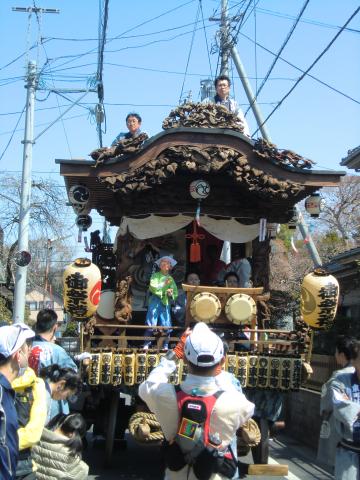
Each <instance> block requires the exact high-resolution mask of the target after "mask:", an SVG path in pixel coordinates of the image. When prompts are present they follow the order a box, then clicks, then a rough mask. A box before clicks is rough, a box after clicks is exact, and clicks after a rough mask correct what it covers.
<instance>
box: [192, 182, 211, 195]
mask: <svg viewBox="0 0 360 480" xmlns="http://www.w3.org/2000/svg"><path fill="white" fill-rule="evenodd" d="M189 191H190V195H191V196H192V198H195V200H203V199H204V198H207V197H208V196H209V194H210V184H209V183H208V182H207V181H205V180H194V181H193V182H191V183H190V187H189Z"/></svg>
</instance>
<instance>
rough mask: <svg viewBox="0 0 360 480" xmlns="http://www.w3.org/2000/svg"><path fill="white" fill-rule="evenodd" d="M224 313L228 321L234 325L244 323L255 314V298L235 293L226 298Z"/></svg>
mask: <svg viewBox="0 0 360 480" xmlns="http://www.w3.org/2000/svg"><path fill="white" fill-rule="evenodd" d="M225 314H226V316H227V318H228V319H229V320H230V322H232V323H235V324H236V325H245V324H247V323H249V321H251V319H252V317H253V316H254V315H256V303H255V300H254V299H253V298H252V297H250V296H249V295H246V294H244V293H236V294H235V295H232V296H231V297H230V298H228V300H227V302H226V305H225Z"/></svg>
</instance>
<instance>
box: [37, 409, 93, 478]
mask: <svg viewBox="0 0 360 480" xmlns="http://www.w3.org/2000/svg"><path fill="white" fill-rule="evenodd" d="M85 433H86V422H85V420H84V418H83V417H82V416H81V415H80V414H79V413H73V414H71V415H58V416H57V417H56V418H54V419H53V421H52V422H51V423H50V424H49V425H48V428H45V429H44V432H43V434H42V437H41V440H40V443H39V444H38V445H36V446H35V447H34V448H33V458H34V462H35V464H36V467H37V471H36V478H37V479H39V480H49V479H53V480H57V479H59V480H60V479H61V480H65V479H69V480H70V479H74V480H75V479H76V480H85V479H86V478H88V473H89V467H88V465H86V463H85V462H84V461H83V460H82V459H81V452H82V437H83V436H84V435H85Z"/></svg>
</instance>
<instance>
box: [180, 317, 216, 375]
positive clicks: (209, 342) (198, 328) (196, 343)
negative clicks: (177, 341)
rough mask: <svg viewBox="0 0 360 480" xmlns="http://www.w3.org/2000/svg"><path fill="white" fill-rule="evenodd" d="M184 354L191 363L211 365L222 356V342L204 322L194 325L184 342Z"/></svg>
mask: <svg viewBox="0 0 360 480" xmlns="http://www.w3.org/2000/svg"><path fill="white" fill-rule="evenodd" d="M184 351H185V356H186V358H187V359H188V360H189V362H191V363H192V364H193V365H197V366H198V367H212V366H213V365H216V364H217V363H219V362H220V360H221V359H222V358H223V356H224V344H223V342H222V340H221V338H220V337H218V336H217V335H216V334H215V333H214V332H212V331H211V330H210V328H209V327H208V326H207V325H206V323H204V322H199V323H197V324H196V325H195V327H194V329H193V331H192V332H191V334H190V335H189V336H188V337H187V339H186V342H185V349H184Z"/></svg>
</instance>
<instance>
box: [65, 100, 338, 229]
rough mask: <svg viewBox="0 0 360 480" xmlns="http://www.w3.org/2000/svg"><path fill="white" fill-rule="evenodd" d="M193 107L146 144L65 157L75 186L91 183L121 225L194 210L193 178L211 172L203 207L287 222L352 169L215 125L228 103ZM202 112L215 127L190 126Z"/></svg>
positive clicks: (95, 203)
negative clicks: (131, 218) (324, 166)
mask: <svg viewBox="0 0 360 480" xmlns="http://www.w3.org/2000/svg"><path fill="white" fill-rule="evenodd" d="M185 107H186V106H183V107H179V108H178V109H177V110H176V111H174V112H171V113H172V114H173V115H172V116H171V114H170V116H169V117H168V118H167V119H165V121H164V125H163V126H164V128H166V130H165V131H164V132H161V133H159V134H158V135H156V136H154V137H152V138H150V139H148V140H146V141H145V143H143V141H144V140H145V139H146V138H147V137H143V138H141V139H139V138H137V139H135V140H134V141H131V140H130V141H126V142H125V144H124V142H123V143H120V144H118V145H117V146H115V147H112V148H109V149H106V148H105V149H99V150H96V151H94V152H92V154H91V156H92V158H93V159H94V160H92V161H86V160H57V163H60V173H61V175H63V176H64V177H65V182H66V186H67V188H69V187H70V186H72V185H75V184H78V183H81V184H85V185H87V186H88V187H89V189H90V191H91V200H90V206H91V207H92V208H95V209H97V210H98V211H99V213H100V214H102V215H104V216H105V217H106V218H107V219H108V220H109V221H110V222H111V223H112V224H115V225H118V224H119V222H120V220H121V217H122V216H124V215H127V216H128V215H141V214H149V213H158V214H161V213H162V214H172V213H173V214H174V213H179V212H181V213H191V214H193V213H194V212H195V209H196V202H195V201H194V200H193V199H192V198H191V197H190V195H189V184H190V182H191V181H192V180H194V179H198V178H203V179H205V180H207V181H208V182H209V183H210V186H211V193H210V195H209V197H208V198H207V199H206V200H204V201H203V202H202V212H203V213H207V214H210V215H211V214H212V215H222V216H225V217H226V216H228V217H236V218H239V219H241V221H242V222H245V223H253V222H254V220H257V219H259V218H261V217H266V218H267V219H268V221H270V222H278V223H284V222H286V221H288V219H289V216H290V210H291V208H292V207H293V206H294V205H295V204H296V203H297V202H299V201H300V200H302V199H303V198H305V197H306V196H308V195H309V194H311V193H313V192H315V191H316V190H319V188H321V187H323V186H334V185H336V184H337V183H338V182H339V180H340V177H341V176H342V175H343V174H344V172H331V171H318V170H314V169H312V168H311V167H312V163H313V162H311V161H310V160H307V159H304V158H302V157H301V156H300V155H297V154H296V153H294V152H291V151H289V150H279V149H277V148H276V146H275V145H271V144H268V143H266V142H263V141H260V140H258V141H256V142H254V141H252V140H251V139H249V138H248V137H246V136H244V135H243V134H242V133H241V126H240V127H238V128H237V131H235V130H230V129H227V128H214V124H216V121H217V122H218V123H219V122H220V124H221V118H220V117H221V116H224V115H227V116H228V115H229V113H228V112H226V111H225V109H222V108H220V109H218V108H216V109H215V108H214V107H212V109H210V110H209V108H208V107H207V108H205V109H204V107H201V108H198V106H197V110H196V111H195V114H194V115H193V117H191V114H190V115H189V112H188V111H185V112H184V110H180V109H181V108H182V109H184V108H185ZM188 110H189V111H190V112H192V110H191V108H190V109H189V108H188ZM179 111H180V114H179ZM204 111H205V113H206V112H207V113H206V115H205V114H204ZM209 111H210V113H209ZM214 116H215V117H216V118H215V117H214ZM194 118H195V120H194ZM199 118H200V119H201V123H200V124H201V125H203V124H206V125H207V128H202V127H200V128H199V127H198V126H197V127H192V126H190V127H188V126H185V127H184V126H182V124H186V125H189V124H190V125H196V121H197V120H198V119H199ZM214 118H215V120H216V121H214ZM179 119H180V120H179ZM219 119H220V120H219ZM226 121H227V124H229V119H228V118H227V117H226ZM198 123H199V122H198ZM169 127H171V128H169Z"/></svg>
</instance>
